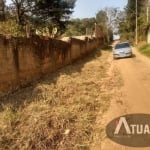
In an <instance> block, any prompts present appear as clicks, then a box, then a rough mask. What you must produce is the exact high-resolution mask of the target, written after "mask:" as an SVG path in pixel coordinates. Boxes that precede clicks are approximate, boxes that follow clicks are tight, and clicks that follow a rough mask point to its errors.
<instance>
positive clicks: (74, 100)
mask: <svg viewBox="0 0 150 150" xmlns="http://www.w3.org/2000/svg"><path fill="white" fill-rule="evenodd" d="M109 55H110V52H109V51H100V49H98V50H97V51H95V52H94V53H93V54H91V55H90V56H88V57H87V58H85V59H84V60H81V61H78V62H77V63H75V64H72V65H70V66H67V67H65V68H63V69H61V70H59V71H58V72H57V73H55V74H53V75H50V76H47V77H45V79H42V80H41V81H39V82H38V83H37V84H35V83H34V84H33V85H32V86H30V87H28V88H25V89H22V90H20V91H18V92H17V93H14V94H12V95H10V96H8V97H5V98H3V100H1V102H3V105H1V113H0V135H1V136H0V149H3V150H5V149H7V150H17V149H19V150H31V149H36V150H88V149H90V145H91V143H93V142H94V140H95V138H96V136H98V135H99V133H100V132H101V131H100V130H101V129H100V128H97V125H96V121H97V116H99V117H100V116H101V115H103V113H104V112H106V110H107V109H108V108H109V104H110V100H111V98H112V93H113V88H114V87H115V86H117V87H118V86H120V85H114V79H113V77H114V76H113V77H112V76H110V75H109V68H110V61H108V58H109Z"/></svg>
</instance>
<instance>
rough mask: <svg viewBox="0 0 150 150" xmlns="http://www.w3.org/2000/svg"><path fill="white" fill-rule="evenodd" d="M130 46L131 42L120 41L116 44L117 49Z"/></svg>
mask: <svg viewBox="0 0 150 150" xmlns="http://www.w3.org/2000/svg"><path fill="white" fill-rule="evenodd" d="M126 47H130V45H129V43H120V44H117V45H116V46H115V49H120V48H126Z"/></svg>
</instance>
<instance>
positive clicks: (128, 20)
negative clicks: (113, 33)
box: [120, 0, 148, 40]
mask: <svg viewBox="0 0 150 150" xmlns="http://www.w3.org/2000/svg"><path fill="white" fill-rule="evenodd" d="M147 2H148V1H147V0H137V3H138V7H137V9H138V14H137V18H138V38H139V40H144V39H145V30H146V26H147V21H146V5H147ZM135 6H136V0H128V3H127V6H126V8H125V13H126V15H125V18H124V21H123V22H122V23H121V24H120V30H121V31H122V36H123V37H126V38H127V39H132V40H133V39H134V38H135V29H136V24H135V22H136V7H135ZM143 31H144V32H143Z"/></svg>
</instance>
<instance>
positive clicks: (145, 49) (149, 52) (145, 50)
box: [139, 44, 150, 57]
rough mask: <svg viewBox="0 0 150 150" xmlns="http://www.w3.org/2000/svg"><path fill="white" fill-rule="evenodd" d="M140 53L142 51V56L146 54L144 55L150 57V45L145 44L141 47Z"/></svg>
mask: <svg viewBox="0 0 150 150" xmlns="http://www.w3.org/2000/svg"><path fill="white" fill-rule="evenodd" d="M139 51H140V52H141V53H142V54H144V55H146V56H148V57H150V44H144V45H143V46H141V47H140V48H139Z"/></svg>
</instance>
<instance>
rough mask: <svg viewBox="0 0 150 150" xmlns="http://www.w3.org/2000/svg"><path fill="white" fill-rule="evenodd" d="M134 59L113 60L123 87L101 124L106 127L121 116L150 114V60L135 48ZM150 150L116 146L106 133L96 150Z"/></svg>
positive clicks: (147, 149) (112, 63)
mask: <svg viewBox="0 0 150 150" xmlns="http://www.w3.org/2000/svg"><path fill="white" fill-rule="evenodd" d="M133 53H134V57H133V58H127V59H118V60H112V62H111V66H112V67H113V68H116V69H118V70H119V72H120V74H121V77H122V80H123V86H122V88H121V89H120V90H119V92H118V91H117V92H118V93H120V94H119V95H118V96H116V97H114V99H113V100H112V101H111V106H110V109H109V110H108V111H107V113H106V114H105V115H104V116H103V119H102V120H103V121H102V123H101V126H102V127H105V126H106V125H107V123H108V122H110V121H111V120H113V119H114V118H116V117H119V116H120V115H125V114H127V113H128V114H131V113H147V114H149V113H150V59H149V58H147V57H145V56H143V55H142V54H140V53H139V52H138V51H137V50H136V49H135V48H133ZM98 149H99V150H136V149H138V150H150V147H149V148H132V147H126V146H121V145H118V144H115V143H114V142H112V141H111V140H109V139H108V138H107V137H106V135H105V133H104V134H103V135H102V137H101V144H100V146H98V145H97V147H96V148H95V150H98Z"/></svg>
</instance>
